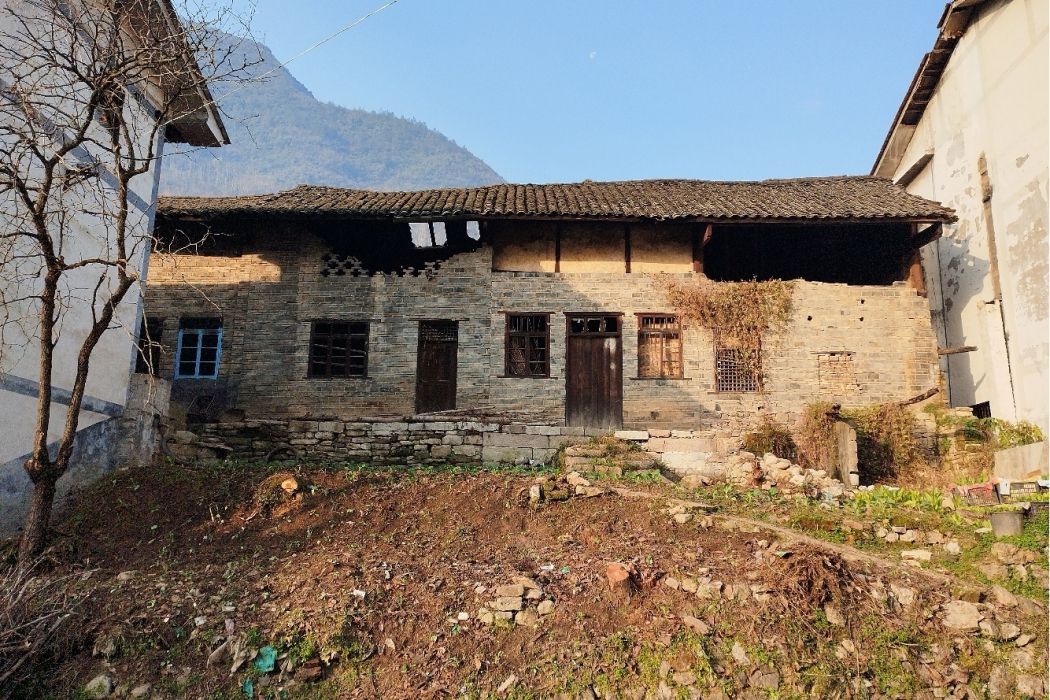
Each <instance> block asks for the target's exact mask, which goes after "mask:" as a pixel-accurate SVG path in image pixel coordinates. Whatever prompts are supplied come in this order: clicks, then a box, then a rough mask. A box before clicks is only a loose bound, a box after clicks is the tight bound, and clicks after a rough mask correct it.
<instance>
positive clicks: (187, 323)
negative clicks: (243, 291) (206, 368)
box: [175, 318, 222, 379]
mask: <svg viewBox="0 0 1050 700" xmlns="http://www.w3.org/2000/svg"><path fill="white" fill-rule="evenodd" d="M212 334H214V335H215V336H216V340H215V371H214V372H213V373H212V374H201V372H200V367H201V350H202V349H203V344H204V336H205V335H212ZM191 336H193V337H195V338H196V340H195V341H194V345H195V347H196V358H195V359H194V369H193V373H192V374H189V373H183V372H182V364H183V360H182V349H183V347H184V346H185V344H186V341H187V340H188V339H189V338H190V337H191ZM221 363H222V319H219V318H184V319H182V320H181V321H180V322H179V339H178V342H177V343H176V347H175V379H217V378H218V376H219V366H220V365H221Z"/></svg>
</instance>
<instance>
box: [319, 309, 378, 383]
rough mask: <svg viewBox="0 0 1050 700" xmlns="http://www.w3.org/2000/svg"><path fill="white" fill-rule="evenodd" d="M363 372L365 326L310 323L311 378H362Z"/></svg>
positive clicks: (366, 333)
mask: <svg viewBox="0 0 1050 700" xmlns="http://www.w3.org/2000/svg"><path fill="white" fill-rule="evenodd" d="M367 370H368V323H367V322H365V321H314V323H313V327H312V329H311V331H310V376H311V377H363V376H365V372H366V371H367Z"/></svg>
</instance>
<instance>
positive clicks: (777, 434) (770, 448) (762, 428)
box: [744, 414, 798, 462]
mask: <svg viewBox="0 0 1050 700" xmlns="http://www.w3.org/2000/svg"><path fill="white" fill-rule="evenodd" d="M744 449H745V450H747V451H748V452H750V453H751V454H755V455H763V454H766V453H768V452H772V453H773V454H775V455H776V456H777V457H780V458H781V459H790V460H791V461H792V462H795V461H797V460H798V448H797V447H796V445H795V439H794V438H793V437H792V435H791V431H789V430H788V429H787V428H785V427H784V426H783V425H781V424H780V423H778V422H777V421H776V420H774V418H773V417H772V416H770V415H768V414H767V415H765V416H763V417H762V423H761V424H760V425H759V426H758V428H757V429H756V430H754V431H752V432H750V433H747V434H746V435H744Z"/></svg>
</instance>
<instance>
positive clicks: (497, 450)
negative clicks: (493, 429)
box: [481, 446, 533, 464]
mask: <svg viewBox="0 0 1050 700" xmlns="http://www.w3.org/2000/svg"><path fill="white" fill-rule="evenodd" d="M519 459H526V460H531V459H533V450H532V448H531V447H503V446H498V447H497V446H486V447H482V448H481V461H482V462H504V463H507V464H513V463H514V462H517V461H518V460H519Z"/></svg>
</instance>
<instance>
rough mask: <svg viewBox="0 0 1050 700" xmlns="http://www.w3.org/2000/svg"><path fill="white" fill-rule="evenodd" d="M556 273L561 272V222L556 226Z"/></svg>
mask: <svg viewBox="0 0 1050 700" xmlns="http://www.w3.org/2000/svg"><path fill="white" fill-rule="evenodd" d="M554 271H555V272H561V222H560V221H559V222H557V223H555V224H554Z"/></svg>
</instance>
